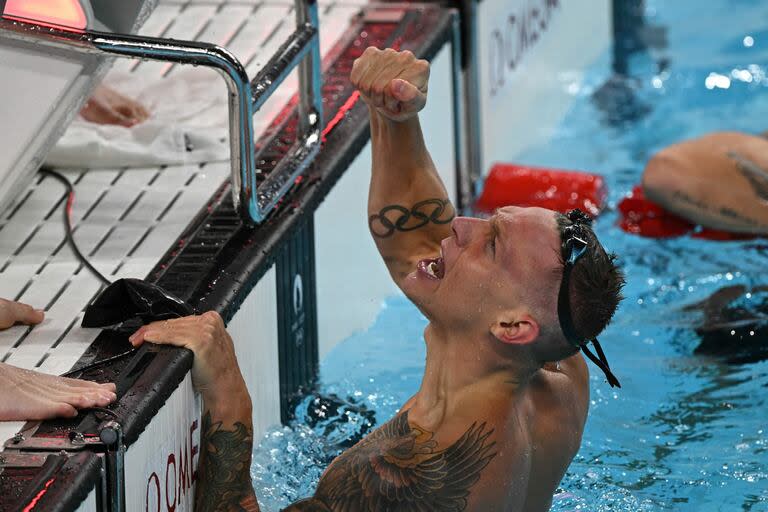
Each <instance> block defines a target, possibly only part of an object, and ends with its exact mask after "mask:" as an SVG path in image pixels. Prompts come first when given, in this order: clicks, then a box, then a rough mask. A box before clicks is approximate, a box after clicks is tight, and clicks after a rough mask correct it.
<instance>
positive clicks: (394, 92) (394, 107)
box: [350, 46, 429, 122]
mask: <svg viewBox="0 0 768 512" xmlns="http://www.w3.org/2000/svg"><path fill="white" fill-rule="evenodd" d="M350 81H351V82H352V85H354V86H355V87H357V89H358V90H359V91H360V94H361V96H362V97H363V99H364V100H365V102H366V103H368V105H369V106H371V107H372V108H375V109H376V110H377V111H378V112H379V113H380V114H381V115H383V116H384V117H386V118H387V119H390V120H392V121H397V122H402V121H406V120H408V119H411V118H413V117H415V116H416V114H418V113H419V111H420V110H421V109H423V108H424V106H425V105H426V104H427V83H428V82H429V62H427V61H425V60H420V59H417V58H416V57H415V56H414V55H413V53H411V52H409V51H407V50H406V51H403V52H397V51H395V50H393V49H391V48H387V49H386V50H379V49H377V48H374V47H373V46H371V47H369V48H368V49H366V50H365V52H363V54H362V55H361V56H360V57H359V58H358V59H357V60H355V63H354V64H353V65H352V73H351V75H350Z"/></svg>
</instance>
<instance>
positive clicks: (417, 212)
mask: <svg viewBox="0 0 768 512" xmlns="http://www.w3.org/2000/svg"><path fill="white" fill-rule="evenodd" d="M455 216H456V212H455V211H454V209H453V205H452V204H451V202H450V201H449V200H448V199H439V198H433V199H425V200H424V201H419V202H418V203H416V204H414V205H413V206H412V207H411V208H406V207H405V206H402V205H399V204H391V205H389V206H385V207H384V208H382V209H381V210H380V211H379V213H376V214H373V215H371V216H370V217H369V218H368V226H369V227H370V229H371V233H373V236H376V237H378V238H387V237H390V236H392V235H394V234H395V232H397V231H400V232H407V231H414V230H416V229H419V228H423V227H424V226H427V225H428V224H430V223H432V224H448V223H449V222H451V221H452V220H453V218H454V217H455Z"/></svg>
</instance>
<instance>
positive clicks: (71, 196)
mask: <svg viewBox="0 0 768 512" xmlns="http://www.w3.org/2000/svg"><path fill="white" fill-rule="evenodd" d="M40 172H41V173H43V174H44V175H46V176H50V177H52V178H54V179H56V180H58V181H59V182H60V183H61V184H62V185H64V187H66V189H67V201H66V202H65V203H64V209H63V211H62V213H63V217H64V227H65V230H66V239H67V243H68V244H69V247H70V249H72V252H74V253H75V256H77V259H78V260H80V263H82V264H83V266H85V268H87V269H88V270H89V271H90V272H91V273H92V274H93V275H94V276H96V277H97V278H98V279H99V280H100V281H101V282H102V283H104V284H105V285H107V286H109V285H110V284H112V281H110V280H109V279H107V278H106V277H104V274H102V273H101V272H99V271H98V270H96V267H94V266H93V265H92V264H91V262H90V261H88V258H86V257H85V255H84V254H83V253H82V252H80V249H79V248H78V247H77V244H76V243H75V238H74V237H73V236H72V203H74V202H75V187H73V186H72V182H70V181H69V180H68V179H67V177H66V176H64V175H63V174H61V173H59V172H56V171H53V170H51V169H40Z"/></svg>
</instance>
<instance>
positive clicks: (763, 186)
mask: <svg viewBox="0 0 768 512" xmlns="http://www.w3.org/2000/svg"><path fill="white" fill-rule="evenodd" d="M727 154H728V158H730V159H731V160H733V161H734V162H736V168H737V169H738V170H739V172H740V173H741V175H742V176H744V177H745V178H746V179H747V181H749V184H750V185H751V186H752V191H753V192H754V193H755V195H756V196H757V197H759V198H760V199H762V200H763V201H768V171H766V170H765V169H763V168H762V167H760V166H759V165H757V164H756V163H755V162H753V161H752V160H750V159H748V158H745V157H743V156H742V155H740V154H739V153H736V152H735V151H729V152H728V153H727Z"/></svg>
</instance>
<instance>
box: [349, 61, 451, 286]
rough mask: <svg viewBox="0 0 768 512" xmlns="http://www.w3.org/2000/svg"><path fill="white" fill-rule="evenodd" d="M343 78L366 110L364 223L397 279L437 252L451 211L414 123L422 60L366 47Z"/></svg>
mask: <svg viewBox="0 0 768 512" xmlns="http://www.w3.org/2000/svg"><path fill="white" fill-rule="evenodd" d="M350 80H351V81H352V84H353V85H354V86H355V87H357V89H358V90H359V91H360V94H361V96H362V98H363V99H364V100H365V102H366V103H367V104H368V109H369V112H370V125H371V144H372V146H373V163H372V175H371V185H370V191H369V196H368V219H369V227H370V230H371V234H372V235H373V238H374V240H375V241H376V245H377V247H378V249H379V252H380V253H381V255H382V257H383V258H384V261H385V263H386V265H387V268H388V269H389V272H390V274H391V275H392V277H393V278H394V280H395V282H397V283H398V284H400V281H401V280H402V279H403V278H404V277H405V276H406V275H407V274H408V273H409V272H411V271H412V270H413V269H414V267H415V265H416V263H417V262H418V261H419V260H420V259H422V258H425V257H429V256H433V255H435V254H436V253H438V252H439V251H440V241H441V240H443V239H444V238H446V237H448V236H450V235H451V228H450V221H451V220H452V219H453V217H454V215H455V212H454V208H453V205H452V204H451V203H450V201H449V199H448V193H447V192H446V190H445V186H444V185H443V183H442V181H441V180H440V177H439V175H438V174H437V170H436V169H435V164H434V163H433V162H432V158H431V157H430V155H429V152H428V151H427V147H426V145H425V143H424V137H423V134H422V132H421V126H420V124H419V118H418V112H419V111H420V110H421V109H423V108H424V106H425V104H426V101H427V82H428V80H429V63H428V62H427V61H424V60H418V59H416V58H415V57H414V56H413V54H412V53H411V52H408V51H405V52H396V51H394V50H392V49H387V50H378V49H376V48H373V47H371V48H368V49H367V50H366V51H365V52H364V53H363V55H362V56H361V57H360V58H358V59H357V60H356V61H355V63H354V66H353V67H352V73H351V76H350Z"/></svg>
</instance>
